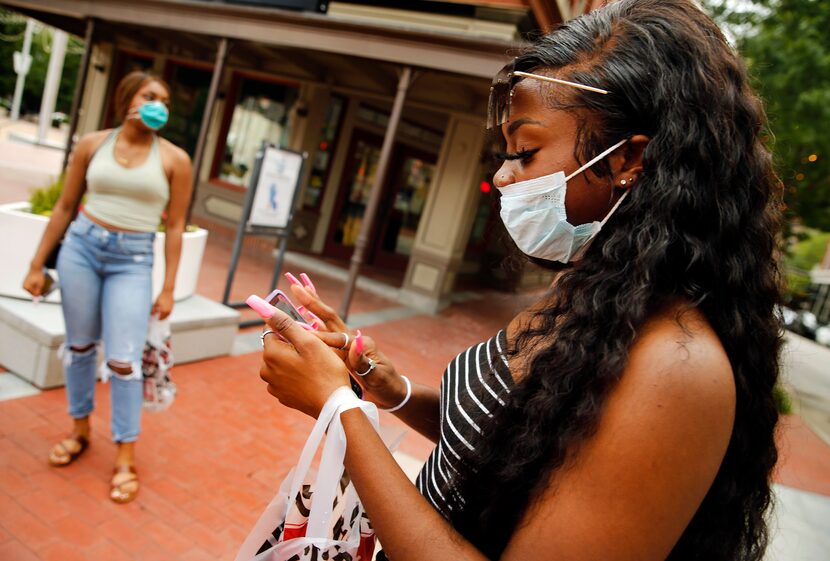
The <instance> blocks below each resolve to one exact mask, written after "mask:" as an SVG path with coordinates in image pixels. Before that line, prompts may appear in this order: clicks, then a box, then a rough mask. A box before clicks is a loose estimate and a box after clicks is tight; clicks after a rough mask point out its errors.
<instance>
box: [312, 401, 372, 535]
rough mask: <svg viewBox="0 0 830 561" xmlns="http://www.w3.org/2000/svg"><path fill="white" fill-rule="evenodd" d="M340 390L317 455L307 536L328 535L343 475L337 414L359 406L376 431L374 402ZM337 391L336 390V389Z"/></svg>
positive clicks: (343, 443) (342, 443) (342, 447)
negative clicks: (320, 453)
mask: <svg viewBox="0 0 830 561" xmlns="http://www.w3.org/2000/svg"><path fill="white" fill-rule="evenodd" d="M343 389H344V390H346V391H345V392H343V393H337V392H335V393H337V397H336V398H335V399H336V400H337V401H338V407H337V413H336V414H335V415H334V417H333V418H332V420H331V424H329V430H328V434H327V435H326V444H325V446H324V447H323V455H322V457H321V458H320V469H319V470H318V472H317V479H316V481H315V482H314V494H313V495H312V497H311V508H310V513H309V516H308V528H307V530H306V536H307V537H313V538H317V537H319V538H325V537H328V534H329V531H330V527H331V517H332V506H333V503H334V498H335V496H336V494H337V489H338V487H339V486H340V479H341V477H342V475H343V460H344V459H345V457H346V433H345V431H344V430H343V423H342V422H341V421H340V414H341V413H343V412H344V411H348V410H349V409H357V408H359V409H362V410H363V412H364V413H365V414H366V417H367V418H368V419H369V422H370V423H371V424H372V427H373V428H374V429H375V431H377V430H378V425H379V419H378V409H377V407H376V406H375V404H374V403H369V402H368V401H363V400H361V399H358V398H357V397H356V396H355V395H354V393H352V392H351V391H350V390H349V389H348V388H343ZM338 392H339V390H338Z"/></svg>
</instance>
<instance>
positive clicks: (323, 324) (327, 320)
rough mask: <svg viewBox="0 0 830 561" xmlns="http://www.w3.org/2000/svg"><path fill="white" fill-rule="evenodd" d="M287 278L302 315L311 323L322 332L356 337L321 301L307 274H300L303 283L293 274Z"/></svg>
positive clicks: (287, 274)
mask: <svg viewBox="0 0 830 561" xmlns="http://www.w3.org/2000/svg"><path fill="white" fill-rule="evenodd" d="M285 278H286V279H287V280H288V282H290V283H291V293H292V294H293V295H294V301H295V302H297V303H298V304H299V305H300V313H302V314H303V316H304V317H305V318H306V319H307V320H309V322H314V323H315V324H316V327H317V328H318V329H319V330H321V331H330V332H339V333H348V334H349V336H350V338H351V337H352V336H354V335H355V334H354V333H352V332H351V331H349V328H348V327H347V326H346V322H344V321H343V320H342V319H340V316H338V315H337V312H335V311H334V309H333V308H332V307H331V306H329V305H328V304H326V303H325V302H323V301H322V300H321V299H320V296H319V295H318V294H317V288H316V287H315V286H314V283H312V282H311V279H310V278H309V277H308V275H307V274H305V273H300V278H301V279H302V282H300V280H299V279H298V278H297V277H295V276H294V275H292V274H291V273H285ZM341 346H342V345H341Z"/></svg>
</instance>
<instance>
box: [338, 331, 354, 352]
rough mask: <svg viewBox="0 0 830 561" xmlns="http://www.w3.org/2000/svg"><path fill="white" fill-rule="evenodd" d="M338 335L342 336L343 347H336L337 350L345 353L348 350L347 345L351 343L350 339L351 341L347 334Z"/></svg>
mask: <svg viewBox="0 0 830 561" xmlns="http://www.w3.org/2000/svg"><path fill="white" fill-rule="evenodd" d="M340 335H342V336H343V339H344V341H343V345H342V346H340V347H337V348H338V349H340V350H341V351H345V350H346V349H348V348H349V343H350V342H351V340H352V339H351V337H349V334H348V333H345V332H341V333H340Z"/></svg>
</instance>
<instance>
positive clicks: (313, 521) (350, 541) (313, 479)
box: [235, 387, 403, 561]
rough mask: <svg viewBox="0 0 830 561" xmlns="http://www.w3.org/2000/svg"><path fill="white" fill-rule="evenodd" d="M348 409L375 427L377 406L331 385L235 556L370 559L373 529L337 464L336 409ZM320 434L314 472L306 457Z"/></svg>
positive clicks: (342, 447)
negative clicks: (296, 454)
mask: <svg viewBox="0 0 830 561" xmlns="http://www.w3.org/2000/svg"><path fill="white" fill-rule="evenodd" d="M353 408H360V409H362V410H363V412H364V413H366V417H367V418H368V419H369V421H370V423H371V424H372V427H374V429H375V430H378V410H377V407H376V406H375V405H374V404H373V403H369V402H367V401H362V400H360V399H358V398H357V397H356V396H355V395H354V393H352V391H351V389H349V388H345V387H344V388H340V389H338V390H336V391H335V392H334V393H333V394H332V395H331V397H329V399H328V401H326V404H325V405H324V406H323V409H322V411H321V412H320V415H319V417H318V419H317V422H316V423H315V425H314V428H313V429H312V430H311V434H310V435H309V437H308V439H307V440H306V443H305V446H304V447H303V451H302V453H301V454H300V459H299V461H298V462H297V465H296V466H295V467H294V468H293V469H292V470H291V471H290V472H289V473H288V475H287V476H286V478H285V479H284V480H283V482H282V484H281V485H280V489H279V491H278V492H277V494H276V496H275V497H274V498H273V500H272V501H271V502H270V503H269V504H268V506H267V507H266V509H265V512H263V513H262V515H261V516H260V518H259V520H258V521H257V522H256V524H255V525H254V528H253V529H252V530H251V532H250V534H249V535H248V537H247V538H246V539H245V541H244V543H243V544H242V546H241V547H240V549H239V552H238V553H237V554H236V558H235V561H312V560H314V561H317V560H320V559H330V560H332V561H371V559H372V554H373V553H374V548H375V532H374V530H373V529H372V525H371V522H370V521H369V519H368V517H367V516H366V513H365V512H364V510H363V505H362V504H361V502H360V498H359V497H358V495H357V491H356V490H355V488H354V485H353V484H352V482H351V481H350V480H349V477H348V474H346V473H345V471H344V468H343V459H344V457H345V455H346V435H345V432H344V430H343V425H342V423H341V422H340V413H342V412H343V411H346V410H348V409H353ZM324 433H325V434H326V439H325V444H324V446H323V453H322V456H321V459H320V466H319V469H318V470H317V473H316V476H314V474H313V473H312V472H311V470H310V467H311V461H312V459H313V458H314V455H315V454H316V452H317V449H318V448H319V446H320V442H321V440H322V438H323V434H324ZM402 436H403V435H401V437H402ZM397 440H398V442H399V441H400V438H398V439H397ZM396 445H397V443H395V444H393V446H396Z"/></svg>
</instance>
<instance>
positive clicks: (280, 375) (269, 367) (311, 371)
mask: <svg viewBox="0 0 830 561" xmlns="http://www.w3.org/2000/svg"><path fill="white" fill-rule="evenodd" d="M263 304H264V306H263ZM266 306H267V308H266ZM259 307H261V308H262V310H260V309H257V311H258V312H260V315H261V316H267V315H268V314H271V315H270V317H263V319H265V321H266V324H267V325H268V327H269V328H270V329H271V330H273V331H274V333H273V334H267V335H265V338H264V339H263V345H264V351H263V353H262V367H261V368H260V371H259V376H260V378H262V379H263V380H264V381H265V382H267V383H268V393H270V394H271V395H273V396H274V397H276V398H277V399H279V401H280V403H282V404H283V405H285V406H286V407H290V408H292V409H296V410H298V411H302V412H303V413H305V414H306V415H309V416H311V417H314V418H317V416H318V415H319V414H320V410H321V409H322V408H323V405H324V404H325V403H326V401H327V400H328V398H329V396H330V395H331V394H332V392H334V391H335V390H336V389H337V388H339V387H341V386H346V387H348V386H349V372H348V370H347V369H346V365H345V364H344V363H343V360H342V359H341V358H340V357H339V356H337V354H336V353H335V352H334V350H333V349H331V348H330V347H329V346H328V345H326V344H325V343H324V342H323V341H321V340H320V338H318V337H316V336H315V334H314V333H313V332H310V331H307V330H306V329H303V328H302V327H300V324H298V323H297V322H295V321H294V320H292V319H291V318H290V317H288V315H287V314H285V313H283V312H281V311H280V310H278V309H276V308H274V307H273V306H271V305H270V304H268V303H267V302H265V301H264V300H261V303H260V304H259ZM280 336H281V337H282V339H281V338H280Z"/></svg>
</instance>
